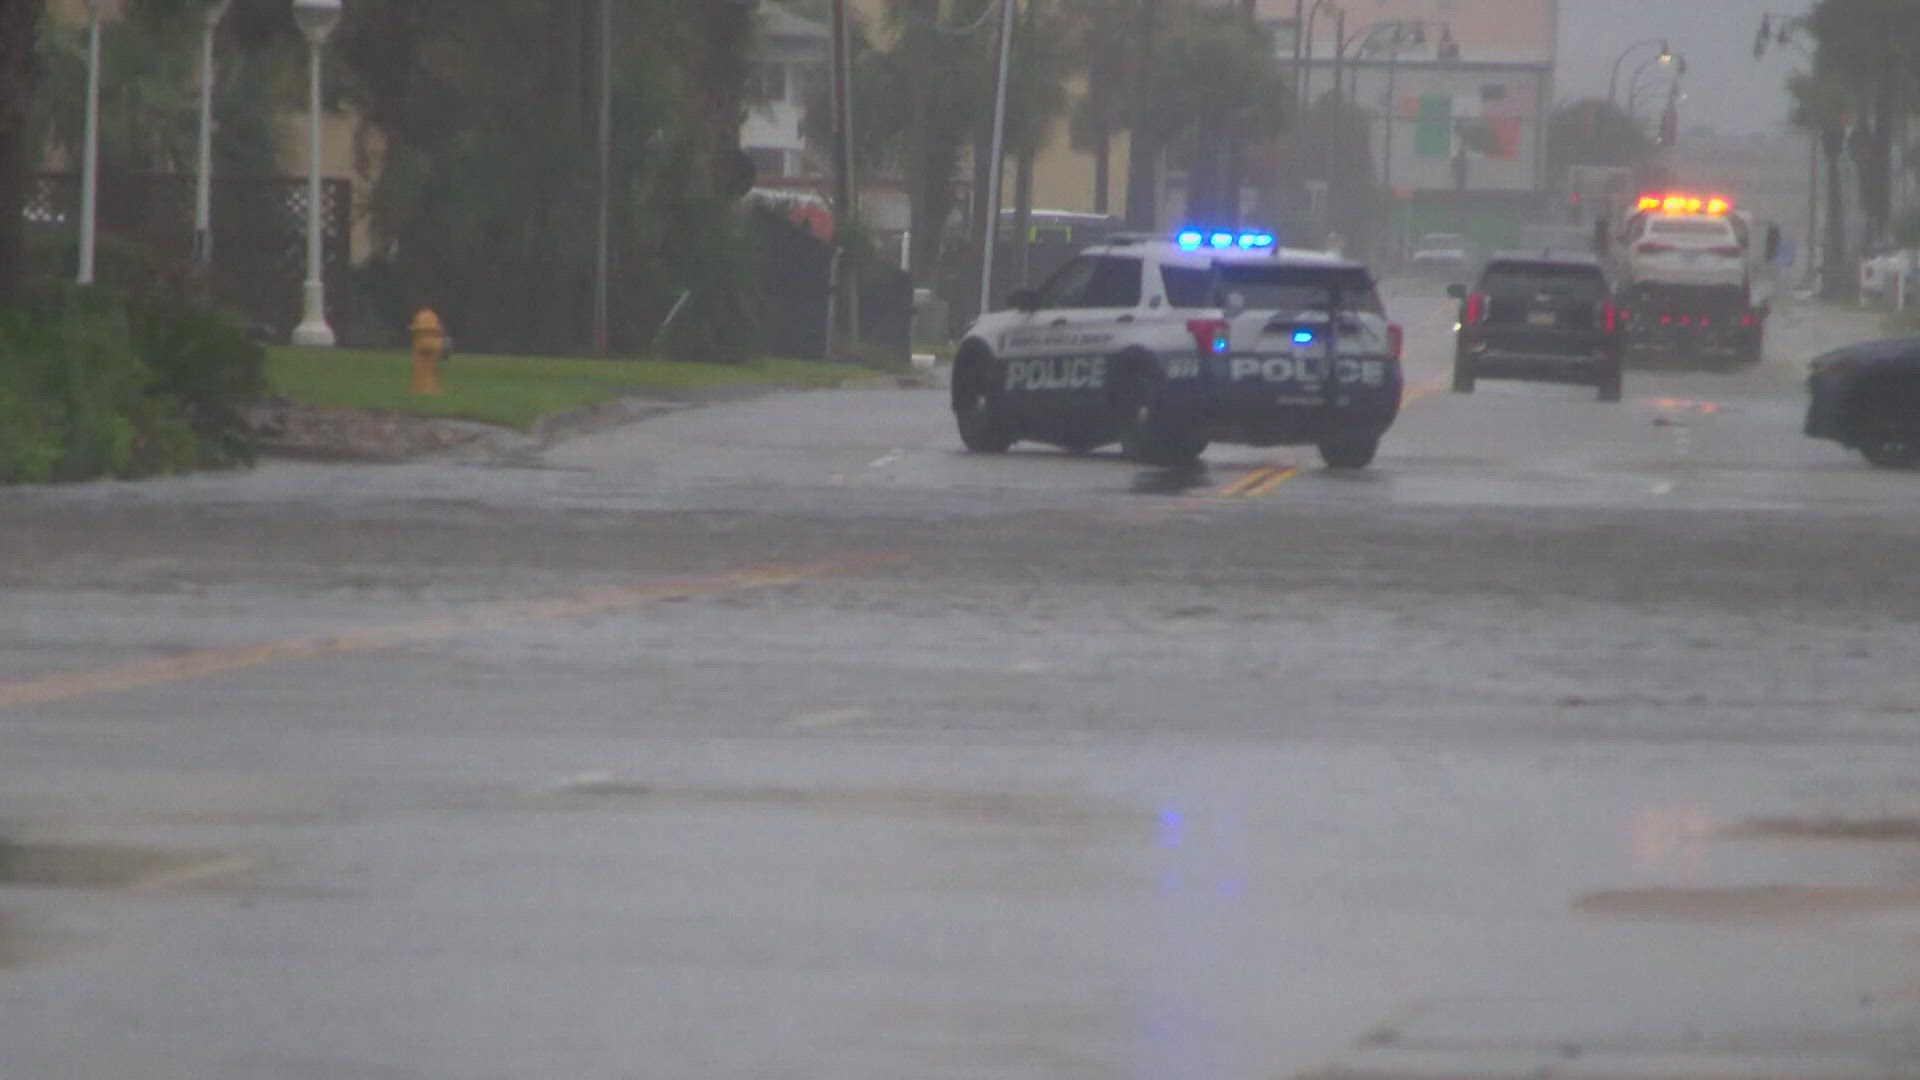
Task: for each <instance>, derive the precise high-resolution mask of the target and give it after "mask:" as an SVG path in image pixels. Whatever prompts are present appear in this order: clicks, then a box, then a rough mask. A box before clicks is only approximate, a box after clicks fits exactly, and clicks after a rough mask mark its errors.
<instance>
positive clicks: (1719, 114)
mask: <svg viewBox="0 0 1920 1080" xmlns="http://www.w3.org/2000/svg"><path fill="white" fill-rule="evenodd" d="M1812 6H1813V4H1812V0H1560V71H1559V86H1558V94H1559V96H1560V97H1561V98H1563V99H1564V98H1576V97H1599V96H1602V95H1604V94H1605V93H1606V92H1607V73H1608V71H1609V70H1611V69H1612V67H1613V61H1614V58H1615V57H1617V56H1619V55H1620V50H1622V49H1624V48H1626V47H1627V46H1628V45H1630V44H1632V43H1633V42H1634V41H1637V40H1639V39H1641V38H1649V37H1667V38H1671V39H1672V40H1673V47H1674V49H1675V51H1677V52H1684V53H1686V54H1687V65H1688V74H1687V80H1686V84H1685V93H1686V94H1687V100H1686V102H1685V104H1683V105H1682V107H1681V123H1682V124H1686V125H1691V124H1711V125H1713V126H1714V127H1715V128H1718V129H1720V130H1722V131H1728V132H1745V131H1766V130H1771V129H1773V128H1776V127H1778V126H1779V125H1780V124H1782V123H1784V122H1785V120H1786V110H1787V99H1786V91H1785V89H1784V86H1785V83H1786V79H1787V76H1788V74H1790V73H1791V72H1792V71H1793V70H1794V68H1795V67H1796V66H1797V65H1798V64H1800V63H1801V58H1800V56H1799V54H1798V53H1795V52H1794V51H1793V50H1791V49H1783V50H1778V51H1774V50H1769V52H1768V55H1767V58H1766V59H1765V60H1764V61H1762V62H1760V63H1757V64H1756V63H1754V60H1753V36H1754V33H1755V31H1757V30H1758V29H1759V26H1760V16H1761V14H1762V13H1764V12H1768V11H1772V12H1776V13H1786V14H1800V13H1803V12H1805V11H1807V10H1808V9H1810V8H1811V7H1812ZM1653 55H1655V53H1654V52H1653V51H1652V50H1651V49H1648V50H1646V51H1645V52H1644V53H1636V54H1635V55H1634V56H1633V57H1630V58H1629V59H1628V60H1627V62H1626V63H1625V64H1623V65H1621V74H1620V82H1621V84H1622V85H1621V90H1620V93H1621V96H1622V97H1623V98H1624V97H1625V96H1626V93H1627V91H1626V86H1625V84H1626V83H1627V81H1628V80H1629V78H1631V76H1632V74H1633V70H1634V68H1636V67H1638V66H1639V64H1640V61H1641V60H1642V59H1644V58H1646V57H1648V56H1653ZM1646 100H1647V99H1646V98H1645V97H1644V96H1643V97H1642V102H1643V105H1642V114H1643V115H1644V114H1645V110H1646V106H1645V105H1644V102H1645V101H1646Z"/></svg>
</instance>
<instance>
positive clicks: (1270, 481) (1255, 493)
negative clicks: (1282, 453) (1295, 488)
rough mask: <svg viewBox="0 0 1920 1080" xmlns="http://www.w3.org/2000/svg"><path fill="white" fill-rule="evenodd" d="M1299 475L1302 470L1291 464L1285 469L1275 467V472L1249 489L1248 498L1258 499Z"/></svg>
mask: <svg viewBox="0 0 1920 1080" xmlns="http://www.w3.org/2000/svg"><path fill="white" fill-rule="evenodd" d="M1299 475H1300V470H1299V469H1298V468H1296V467H1294V466H1291V465H1289V466H1288V467H1286V468H1284V469H1275V470H1273V474H1272V475H1271V476H1268V477H1267V478H1266V479H1265V480H1262V481H1260V482H1259V483H1258V484H1255V485H1254V486H1253V487H1252V488H1251V489H1249V490H1248V491H1247V498H1249V499H1258V498H1260V497H1261V496H1263V495H1270V494H1272V493H1273V492H1274V491H1276V490H1278V489H1279V487H1280V485H1281V484H1284V483H1286V482H1287V481H1289V480H1291V479H1293V478H1294V477H1296V476H1299Z"/></svg>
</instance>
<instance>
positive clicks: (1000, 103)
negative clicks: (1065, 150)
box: [980, 0, 1014, 314]
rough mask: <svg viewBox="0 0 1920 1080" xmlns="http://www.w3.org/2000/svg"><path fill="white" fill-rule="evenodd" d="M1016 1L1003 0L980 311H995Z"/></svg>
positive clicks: (983, 248) (983, 245) (981, 273)
mask: <svg viewBox="0 0 1920 1080" xmlns="http://www.w3.org/2000/svg"><path fill="white" fill-rule="evenodd" d="M1013 5H1014V0H1000V74H999V78H998V80H997V83H996V86H995V89H994V95H993V149H992V152H991V153H992V157H991V158H990V159H989V161H988V163H987V213H986V219H987V220H986V230H987V235H986V240H985V242H984V243H982V244H981V245H980V311H981V313H982V314H985V313H987V312H989V311H992V310H993V257H994V243H995V241H997V240H998V239H999V237H1000V163H1001V159H1002V158H1003V157H1005V156H1006V152H1007V75H1008V72H1009V70H1010V69H1011V68H1012V66H1013Z"/></svg>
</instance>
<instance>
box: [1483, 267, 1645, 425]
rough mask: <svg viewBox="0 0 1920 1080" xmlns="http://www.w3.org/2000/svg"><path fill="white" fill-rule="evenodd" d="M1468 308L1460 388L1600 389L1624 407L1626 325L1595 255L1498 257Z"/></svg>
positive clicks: (1604, 397)
mask: <svg viewBox="0 0 1920 1080" xmlns="http://www.w3.org/2000/svg"><path fill="white" fill-rule="evenodd" d="M1447 292H1448V294H1449V295H1451V296H1454V297H1456V298H1458V299H1459V300H1460V301H1461V303H1460V330H1459V333H1458V334H1457V335H1456V337H1455V345H1454V359H1453V389H1454V391H1455V392H1456V393H1461V394H1471V393H1473V388H1474V384H1475V383H1476V382H1478V381H1479V380H1481V379H1528V380H1532V381H1536V382H1560V383H1575V384H1579V385H1584V386H1593V387H1596V388H1598V390H1599V391H1600V400H1601V401H1619V400H1620V378H1621V376H1620V372H1621V364H1622V356H1623V351H1622V349H1621V344H1622V340H1623V339H1622V337H1621V325H1620V319H1619V312H1618V311H1617V310H1616V309H1615V307H1614V302H1613V289H1612V286H1611V283H1610V282H1608V280H1607V275H1606V271H1604V270H1603V269H1601V266H1600V263H1599V261H1598V260H1597V259H1595V258H1594V257H1592V256H1590V255H1577V254H1570V253H1569V254H1541V255H1496V256H1494V257H1493V258H1492V259H1490V260H1488V262H1487V266H1486V269H1484V270H1483V271H1481V273H1480V280H1479V282H1478V283H1477V284H1476V285H1474V287H1473V289H1472V290H1471V291H1469V290H1468V289H1467V288H1466V287H1465V286H1462V285H1454V286H1451V287H1450V288H1448V290H1447Z"/></svg>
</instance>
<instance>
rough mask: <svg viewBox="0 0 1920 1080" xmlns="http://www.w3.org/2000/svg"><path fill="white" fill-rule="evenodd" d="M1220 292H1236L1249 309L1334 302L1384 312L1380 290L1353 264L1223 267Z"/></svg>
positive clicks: (1319, 306)
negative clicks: (1336, 300)
mask: <svg viewBox="0 0 1920 1080" xmlns="http://www.w3.org/2000/svg"><path fill="white" fill-rule="evenodd" d="M1218 273H1219V293H1218V295H1220V296H1223V297H1224V296H1225V294H1226V293H1229V292H1237V293H1239V294H1240V295H1241V296H1242V297H1243V298H1245V300H1246V302H1247V308H1248V309H1249V310H1251V311H1324V310H1326V308H1327V307H1328V306H1329V305H1330V304H1332V303H1334V302H1335V298H1334V294H1336V293H1337V294H1338V303H1339V305H1340V306H1341V307H1342V308H1344V309H1346V310H1348V311H1367V312H1372V313H1373V314H1375V315H1383V314H1385V313H1386V308H1385V307H1384V306H1383V305H1382V304H1381V303H1380V293H1379V291H1378V290H1376V289H1375V288H1374V287H1373V279H1372V278H1371V277H1369V276H1367V272H1366V271H1365V270H1362V269H1360V268H1359V267H1355V266H1222V267H1220V268H1219V270H1218Z"/></svg>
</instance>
